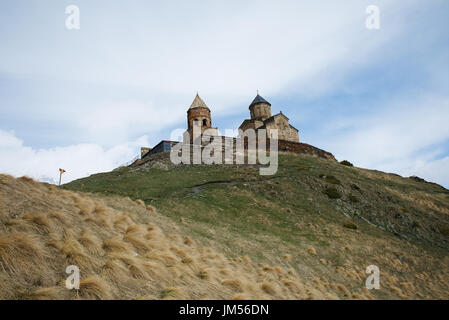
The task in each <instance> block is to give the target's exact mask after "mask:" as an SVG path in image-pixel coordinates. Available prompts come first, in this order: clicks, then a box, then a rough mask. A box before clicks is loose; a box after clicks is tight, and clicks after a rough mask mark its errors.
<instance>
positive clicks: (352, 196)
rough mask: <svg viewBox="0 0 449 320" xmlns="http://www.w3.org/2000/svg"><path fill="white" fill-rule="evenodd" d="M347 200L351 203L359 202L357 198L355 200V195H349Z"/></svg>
mask: <svg viewBox="0 0 449 320" xmlns="http://www.w3.org/2000/svg"><path fill="white" fill-rule="evenodd" d="M348 197H349V200H350V201H351V202H352V203H357V202H359V198H357V197H356V196H355V195H353V194H352V193H351V194H349V196H348Z"/></svg>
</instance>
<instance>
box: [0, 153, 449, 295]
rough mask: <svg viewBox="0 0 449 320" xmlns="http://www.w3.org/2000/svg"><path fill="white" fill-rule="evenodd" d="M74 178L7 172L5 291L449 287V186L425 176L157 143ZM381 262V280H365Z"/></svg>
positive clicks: (2, 235) (1, 273) (402, 290)
mask: <svg viewBox="0 0 449 320" xmlns="http://www.w3.org/2000/svg"><path fill="white" fill-rule="evenodd" d="M64 189H65V190H64ZM64 189H59V188H56V187H54V186H48V185H44V184H40V183H37V182H34V181H32V180H30V179H27V178H20V179H14V178H12V177H9V176H4V175H2V176H0V199H1V202H0V218H1V224H0V278H1V280H2V281H1V282H0V298H11V297H13V298H65V299H67V298H151V299H158V298H192V299H203V298H218V299H230V298H255V299H259V298H261V299H273V298H277V299H339V298H340V299H348V298H349V299H373V298H374V299H403V298H417V299H419V298H427V299H429V298H439V299H448V298H449V291H448V280H447V279H448V270H449V268H448V266H449V237H448V230H449V191H448V190H446V189H444V188H442V187H440V186H438V185H435V184H431V183H426V182H422V181H419V180H418V179H409V178H402V177H399V176H397V175H393V174H386V173H382V172H378V171H371V170H364V169H359V168H353V167H346V166H343V165H341V164H339V163H338V162H335V161H329V160H324V159H319V158H314V157H311V156H298V155H281V156H280V167H279V171H278V173H277V174H276V175H275V176H271V177H263V176H260V175H259V174H258V170H257V168H256V167H250V166H220V165H216V166H178V167H174V166H173V165H171V163H170V162H169V159H168V158H167V156H165V157H164V156H163V155H162V156H161V155H158V156H157V157H154V158H153V159H150V160H148V161H146V162H145V163H142V164H141V165H140V166H137V167H133V168H120V169H118V170H115V171H112V172H109V173H104V174H98V175H93V176H91V177H89V178H85V179H80V180H77V181H74V182H72V183H70V184H68V185H65V186H64ZM136 200H137V201H136ZM147 205H151V206H149V207H148V209H147V208H146V206H147ZM69 264H76V265H78V266H80V268H81V274H82V280H83V282H82V285H81V289H80V290H79V291H68V290H66V289H65V288H64V286H63V282H64V280H65V278H66V276H67V275H66V274H65V273H64V270H65V268H66V266H67V265H69ZM369 265H376V266H378V267H379V269H380V272H381V278H380V282H381V288H380V290H367V289H366V288H364V286H365V285H364V284H365V279H366V277H367V275H366V274H365V269H366V267H367V266H369Z"/></svg>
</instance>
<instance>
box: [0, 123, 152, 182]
mask: <svg viewBox="0 0 449 320" xmlns="http://www.w3.org/2000/svg"><path fill="white" fill-rule="evenodd" d="M144 145H148V140H147V137H146V136H143V137H141V138H139V139H137V140H136V141H130V142H126V143H123V144H119V145H116V146H114V147H112V148H109V149H106V150H105V149H103V148H102V147H100V146H99V145H96V144H79V145H73V146H67V147H60V148H51V149H39V150H35V149H33V148H30V147H27V146H24V144H23V141H21V140H20V139H18V138H17V137H15V136H14V134H13V133H10V132H5V131H2V130H0V172H1V173H8V174H11V175H13V176H16V177H18V176H24V175H26V176H29V177H32V178H35V179H37V180H40V181H45V182H50V183H57V181H58V179H59V170H58V169H59V168H63V169H65V170H66V171H67V172H66V173H65V174H64V176H63V182H69V181H72V180H75V179H78V178H82V177H86V176H89V175H91V174H93V173H98V172H106V171H110V170H112V169H114V168H116V167H118V166H119V165H121V164H123V163H125V162H128V161H130V160H132V159H133V158H134V157H135V156H136V155H138V154H139V149H140V147H141V146H144Z"/></svg>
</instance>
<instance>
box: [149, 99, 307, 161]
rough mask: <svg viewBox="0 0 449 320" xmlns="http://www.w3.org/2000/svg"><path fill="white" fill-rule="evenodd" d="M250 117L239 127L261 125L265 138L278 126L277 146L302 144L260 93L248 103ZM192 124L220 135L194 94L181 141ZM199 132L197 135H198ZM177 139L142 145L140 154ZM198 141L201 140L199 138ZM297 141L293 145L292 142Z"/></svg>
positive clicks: (188, 141) (167, 148) (291, 147)
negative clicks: (148, 145)
mask: <svg viewBox="0 0 449 320" xmlns="http://www.w3.org/2000/svg"><path fill="white" fill-rule="evenodd" d="M249 111H250V116H251V119H246V120H244V121H243V122H242V124H241V125H240V127H239V129H241V130H243V131H245V130H247V129H254V130H255V131H256V132H257V130H260V129H265V130H266V132H267V138H270V137H271V132H270V131H271V130H272V129H277V130H278V140H279V147H280V148H281V149H282V148H283V146H284V147H285V149H286V151H289V150H290V151H293V150H294V149H297V148H304V146H301V147H300V146H299V144H298V143H299V136H298V129H296V128H295V127H293V126H292V125H291V124H290V123H289V119H288V118H287V117H286V116H285V115H284V114H283V113H282V112H280V113H278V114H275V115H274V116H272V115H271V103H269V102H268V101H266V100H265V99H264V98H262V97H261V96H260V95H259V94H257V96H256V97H255V98H254V100H253V102H251V104H250V105H249ZM194 128H196V129H198V131H197V130H195V132H198V133H200V134H201V135H203V134H204V132H205V131H206V130H207V134H208V135H210V136H219V133H218V129H217V128H215V127H213V126H212V116H211V111H210V109H209V107H208V106H207V105H206V103H205V102H204V101H203V99H201V98H200V96H199V95H198V94H196V96H195V99H194V100H193V102H192V104H191V105H190V107H189V109H188V110H187V130H186V131H185V132H184V135H183V143H185V144H192V143H193V139H194V138H195V137H194V135H193V132H194ZM201 135H199V136H198V137H196V139H201ZM178 143H179V142H177V141H169V140H162V141H161V142H159V143H158V144H157V145H156V146H155V147H153V148H148V147H142V148H141V158H142V159H143V158H144V157H148V156H150V155H152V154H155V153H160V152H170V150H171V148H172V147H173V146H174V145H175V144H178ZM200 144H201V142H200ZM295 144H296V145H295Z"/></svg>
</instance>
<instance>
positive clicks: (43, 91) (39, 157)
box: [0, 0, 449, 188]
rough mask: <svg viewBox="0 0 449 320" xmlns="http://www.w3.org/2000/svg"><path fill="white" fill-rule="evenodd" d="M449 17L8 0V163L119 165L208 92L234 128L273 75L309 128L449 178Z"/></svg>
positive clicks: (3, 138) (288, 5) (2, 15)
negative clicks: (76, 22) (75, 22)
mask: <svg viewBox="0 0 449 320" xmlns="http://www.w3.org/2000/svg"><path fill="white" fill-rule="evenodd" d="M70 5H76V6H77V7H78V8H79V12H80V29H78V30H77V29H71V30H69V29H68V28H67V27H66V19H67V17H68V16H69V14H67V13H66V7H67V6H70ZM369 5H376V6H377V7H378V8H379V13H380V15H379V17H380V24H379V26H380V28H379V29H368V28H367V27H366V20H367V18H368V16H369V14H367V12H366V8H367V7H368V6H369ZM448 21H449V2H448V1H445V0H428V1H425V2H423V1H415V0H402V1H391V0H389V1H386V0H385V1H384V0H379V1H374V0H370V1H365V0H346V1H344V2H343V1H338V2H337V1H332V0H319V1H298V0H294V1H288V0H283V1H273V0H271V1H251V0H248V1H232V0H231V1H213V0H212V1H205V0H203V1H196V0H193V1H148V0H128V1H126V2H125V1H119V0H108V1H105V0H96V1H88V0H60V1H54V0H14V1H13V0H7V1H1V2H0V173H8V174H12V175H14V176H23V175H27V176H30V177H33V178H35V179H38V180H40V181H46V182H50V183H57V181H58V179H59V171H58V169H59V168H64V169H65V170H66V171H67V172H66V173H65V174H64V182H68V181H71V180H74V179H78V178H81V177H85V176H89V175H91V174H94V173H98V172H105V171H110V170H112V169H114V168H116V167H117V166H119V165H122V164H124V163H127V162H128V161H130V160H132V159H134V158H135V157H136V156H138V155H139V153H140V147H142V146H149V147H152V146H154V145H155V144H157V143H158V142H159V141H160V140H163V139H170V136H171V133H172V132H173V130H175V129H185V127H186V110H187V109H188V107H189V106H190V104H191V102H192V101H193V99H194V97H195V95H196V93H197V92H199V94H200V96H201V97H202V99H203V100H204V101H205V102H206V104H207V105H208V106H209V108H210V109H211V112H212V123H213V126H215V127H218V128H219V129H220V130H223V131H224V130H225V129H235V128H238V127H239V125H240V124H241V122H242V121H243V120H244V119H246V118H249V110H248V106H249V104H250V103H251V101H252V100H253V99H254V97H255V95H256V90H259V92H260V94H261V95H262V96H263V97H264V98H265V99H266V100H268V101H269V102H270V103H271V104H272V113H273V114H274V113H278V112H279V111H282V112H283V113H284V114H285V115H287V116H288V117H289V118H290V123H291V124H292V125H293V126H294V127H296V128H297V129H298V130H299V137H300V140H301V142H305V143H308V144H312V145H314V146H316V147H318V148H321V149H325V150H327V151H329V152H332V153H333V154H334V155H335V156H336V158H337V159H338V160H344V159H346V160H349V161H351V162H352V163H354V165H356V166H358V167H363V168H369V169H377V170H382V171H386V172H392V173H397V174H400V175H403V176H412V175H417V176H420V177H422V178H424V179H426V180H428V181H432V182H436V183H439V184H441V185H443V186H445V187H446V188H449V169H448V168H449V125H448V124H449V41H448V40H449V22H448Z"/></svg>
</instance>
